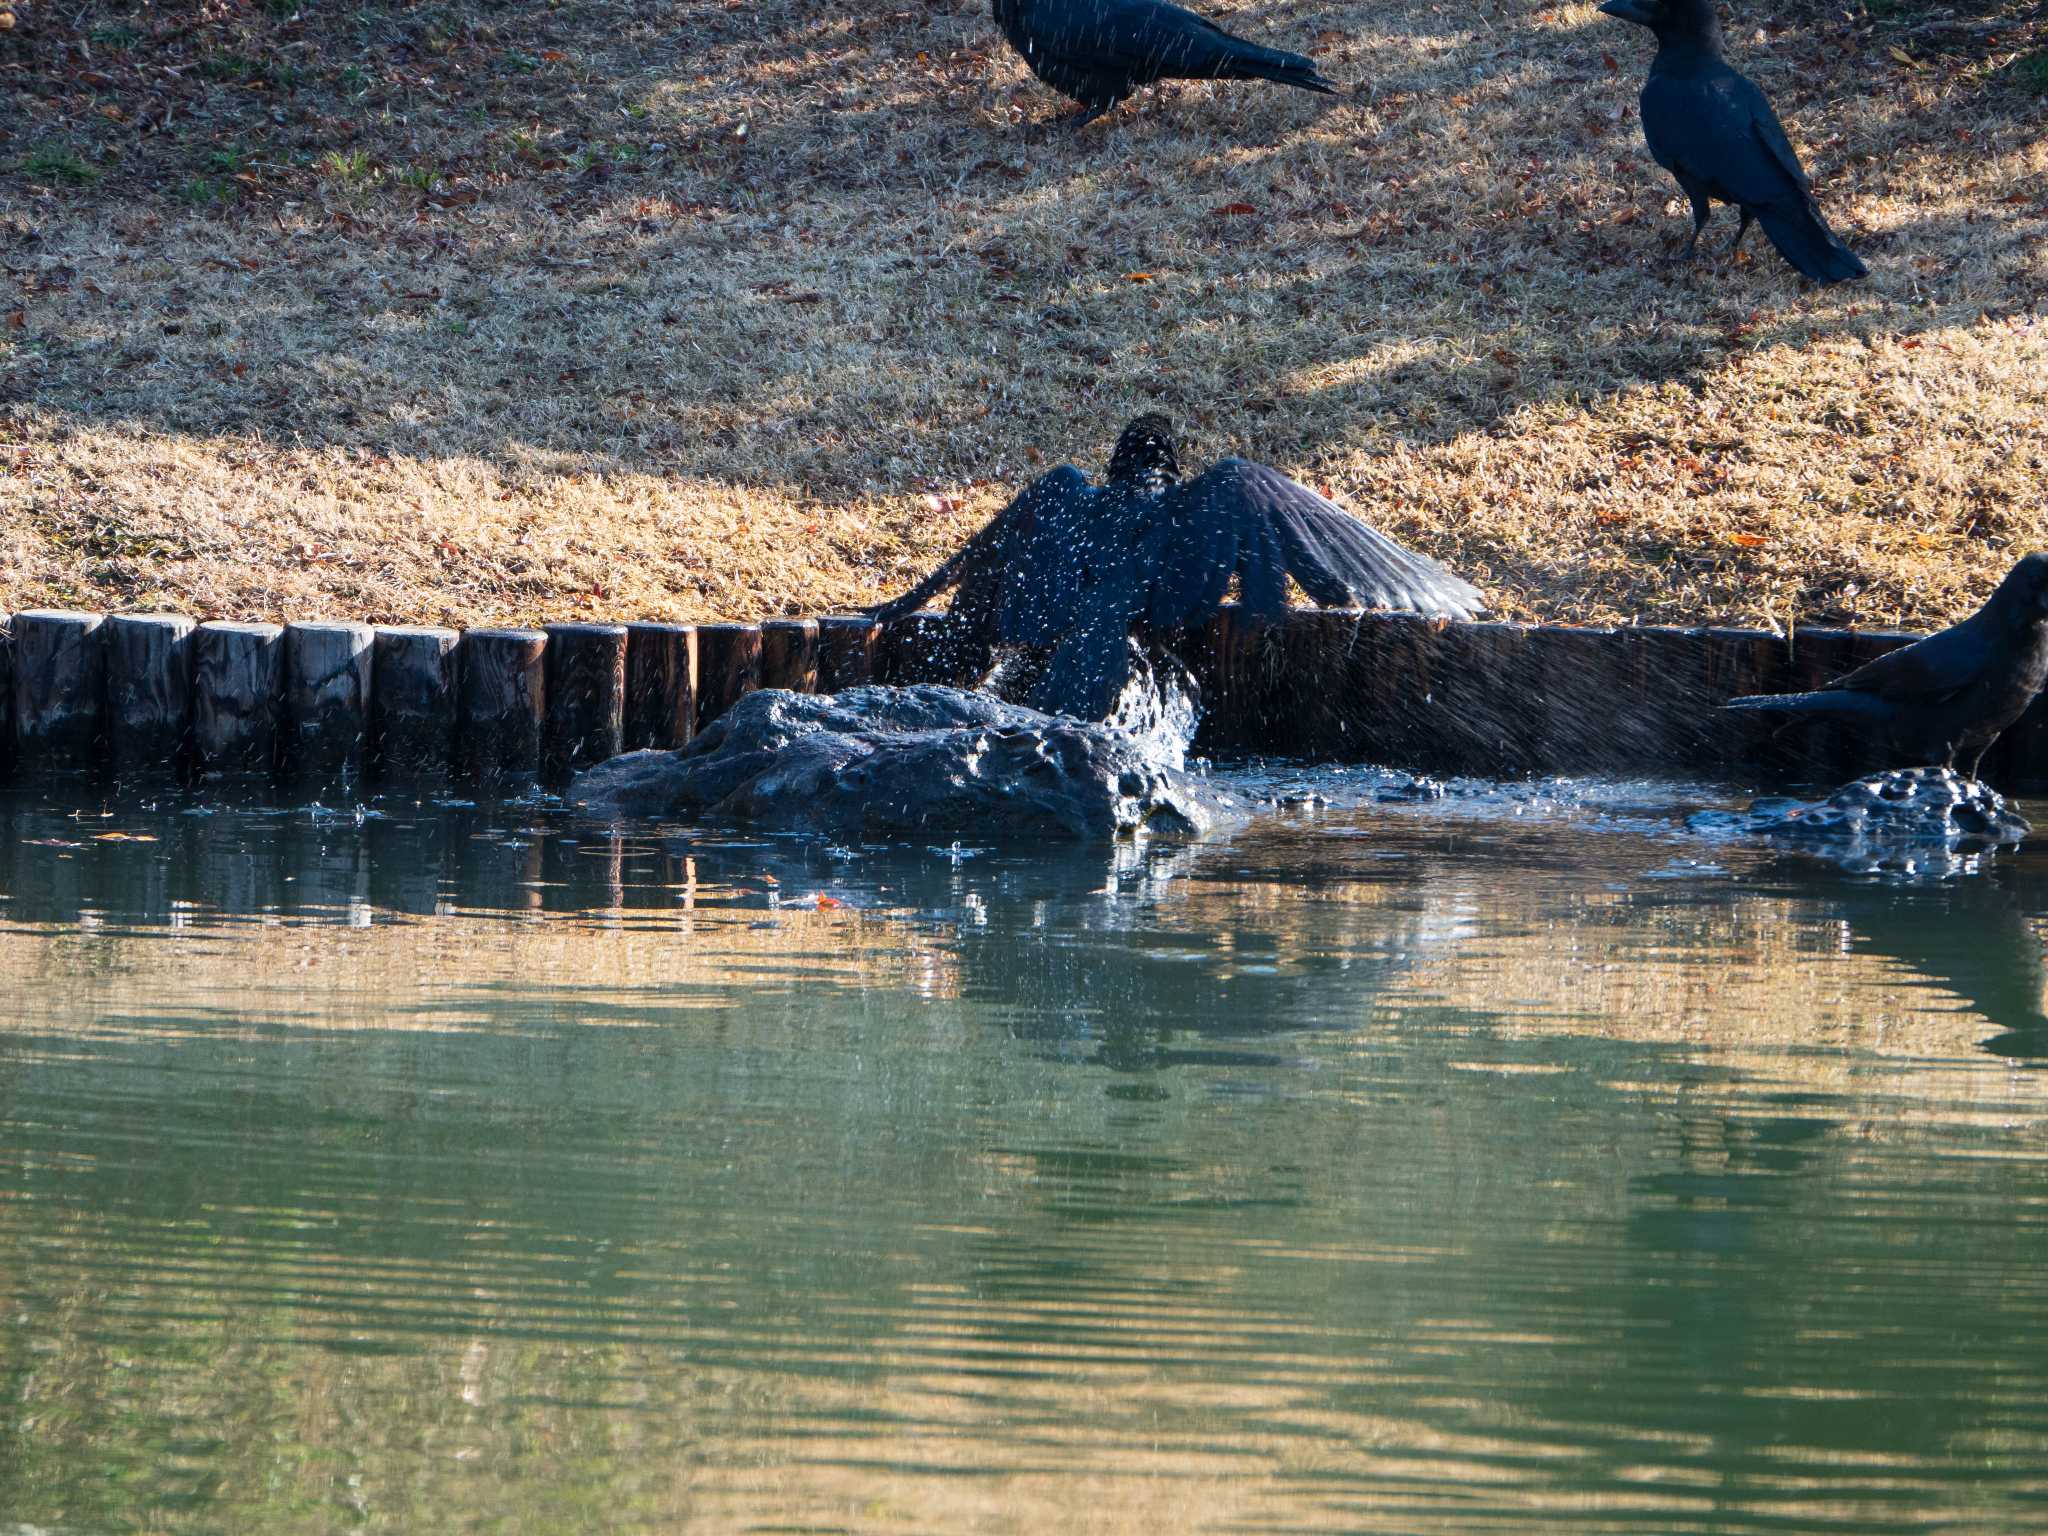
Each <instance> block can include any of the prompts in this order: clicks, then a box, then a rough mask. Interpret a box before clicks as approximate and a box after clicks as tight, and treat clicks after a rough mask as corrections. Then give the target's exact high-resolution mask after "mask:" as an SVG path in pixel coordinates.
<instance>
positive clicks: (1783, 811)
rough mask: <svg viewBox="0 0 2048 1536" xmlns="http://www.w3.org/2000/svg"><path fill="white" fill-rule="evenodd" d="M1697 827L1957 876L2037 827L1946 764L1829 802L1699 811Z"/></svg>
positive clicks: (1860, 863) (1871, 783)
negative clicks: (1989, 852) (1984, 855)
mask: <svg viewBox="0 0 2048 1536" xmlns="http://www.w3.org/2000/svg"><path fill="white" fill-rule="evenodd" d="M1686 825H1687V826H1689V827H1691V828H1692V829H1693V830H1694V831H1696V832H1719V833H1730V832H1733V833H1747V834H1752V835H1757V836H1763V837H1768V838H1770V839H1772V840H1773V841H1775V842H1779V843H1782V844H1785V845H1787V846H1799V847H1806V848H1810V849H1812V850H1813V851H1814V852H1816V853H1821V854H1824V855H1826V856H1828V857H1830V858H1833V859H1835V860H1836V861H1837V862H1839V863H1841V864H1842V865H1844V867H1846V868H1851V869H1859V870H1899V871H1903V872H1907V873H1916V874H1928V873H1932V874H1950V873H1956V872H1959V871H1961V870H1964V869H1967V868H1969V867H1972V864H1973V859H1974V856H1975V855H1977V854H1980V853H1983V852H1985V851H1987V850H1989V849H1992V848H1996V847H1998V846H1999V845H2001V844H2012V843H2017V842H2019V841H2020V840H2021V839H2022V838H2024V837H2025V836H2026V835H2027V833H2028V832H2029V831H2030V830H2031V828H2030V827H2029V826H2028V824H2027V820H2026V818H2025V817H2024V816H2022V815H2020V813H2019V812H2018V811H2016V810H2014V809H2013V808H2012V806H2011V805H2010V804H2008V803H2007V801H2006V799H2005V797H2004V796H2003V795H2001V794H1999V793H1998V791H1997V790H1995V789H1993V788H1991V786H1990V785H1988V784H1983V783H1980V782H1978V781H1977V780H1975V779H1966V778H1964V777H1963V776H1962V775H1960V774H1958V773H1955V772H1952V771H1951V770H1949V769H1947V768H1894V769H1891V770H1889V771H1887V772H1885V773H1875V774H1872V775H1871V776H1870V777H1868V778H1865V779H1858V780H1856V782H1855V783H1853V784H1844V785H1843V786H1842V787H1841V788H1840V789H1838V790H1836V791H1835V792H1834V793H1833V794H1831V795H1829V796H1828V797H1827V798H1826V799H1825V800H1795V799H1791V798H1789V797H1787V796H1783V795H1773V796H1769V797H1766V798H1764V799H1761V800H1754V801H1752V802H1750V807H1749V809H1748V810H1747V811H1700V812H1698V813H1697V814H1696V815H1694V816H1692V817H1691V818H1690V819H1689V820H1688V821H1687V823H1686Z"/></svg>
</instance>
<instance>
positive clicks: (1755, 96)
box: [1600, 0, 1869, 283]
mask: <svg viewBox="0 0 2048 1536" xmlns="http://www.w3.org/2000/svg"><path fill="white" fill-rule="evenodd" d="M1600 9H1601V10H1602V11H1604V12H1606V13H1607V14H1608V15H1609V16H1619V17H1620V18H1621V19H1622V20H1623V21H1633V22H1635V23H1637V24H1638V25H1640V26H1645V27H1648V28H1649V29H1650V30H1651V31H1652V32H1654V33H1656V34H1657V56H1656V58H1654V59H1652V60H1651V61H1650V78H1649V80H1648V81H1647V82H1646V83H1645V84H1644V86H1643V137H1644V138H1645V139H1647V140H1648V141H1649V144H1650V154H1651V156H1652V158H1654V159H1655V160H1656V162H1657V163H1658V164H1659V165H1661V166H1663V167H1664V169H1665V170H1667V171H1669V172H1671V174H1672V175H1673V176H1676V177H1677V178H1678V184H1679V186H1680V187H1682V188H1684V190H1685V195H1686V197H1687V198H1689V199H1690V200H1691V202H1692V239H1690V240H1688V241H1687V242H1686V246H1685V255H1686V259H1687V260H1691V259H1692V256H1693V254H1694V252H1695V251H1697V250H1698V248H1699V243H1700V231H1701V230H1702V229H1704V228H1706V225H1707V215H1708V213H1709V211H1710V208H1709V202H1708V200H1709V199H1713V200H1715V201H1718V202H1723V203H1733V204H1735V205H1736V207H1738V208H1740V209H1741V210H1742V225H1741V227H1740V228H1739V229H1737V230H1736V231H1735V244H1734V245H1732V246H1730V247H1729V250H1728V254H1729V255H1730V256H1731V257H1732V256H1733V255H1734V254H1735V252H1736V251H1738V250H1740V249H1741V248H1742V237H1743V236H1744V235H1746V234H1748V233H1749V226H1750V224H1751V223H1752V222H1755V223H1759V224H1762V225H1763V227H1764V233H1765V234H1767V235H1769V236H1770V237H1771V244H1773V245H1775V246H1776V247H1777V248H1778V251H1779V254H1780V255H1782V256H1783V257H1784V258H1785V259H1786V260H1787V261H1789V262H1791V263H1792V265H1793V266H1795V267H1797V268H1798V269H1799V270H1800V271H1801V272H1804V273H1805V274H1806V275H1807V276H1808V277H1810V278H1812V279H1813V280H1814V281H1815V282H1817V283H1839V282H1841V281H1842V280H1843V279H1844V278H1851V277H1861V276H1863V274H1864V273H1865V272H1866V271H1867V270H1869V269H1868V268H1866V267H1865V266H1864V265H1863V262H1862V261H1861V260H1860V259H1859V258H1858V257H1857V255H1856V253H1855V252H1854V251H1852V250H1850V249H1849V247H1848V246H1846V245H1844V244H1842V242H1841V240H1840V239H1839V238H1838V237H1837V236H1836V234H1835V232H1834V231H1833V230H1831V229H1829V228H1828V226H1827V223H1826V221H1825V220H1823V219H1822V218H1821V216H1820V209H1819V208H1817V207H1815V206H1814V201H1813V193H1812V191H1811V190H1810V188H1811V185H1812V184H1811V183H1810V182H1808V181H1807V179H1806V172H1804V171H1803V170H1801V169H1800V168H1799V157H1798V156H1797V155H1795V154H1794V153H1793V152H1792V141H1791V140H1789V139H1787V138H1786V137H1785V130H1784V128H1783V127H1782V126H1781V125H1780V124H1779V122H1778V115H1777V113H1775V112H1773V111H1772V110H1771V104H1770V103H1769V102H1768V101H1766V100H1764V93H1763V92H1762V91H1760V90H1758V89H1757V88H1756V85H1755V83H1754V82H1752V81H1751V80H1750V79H1748V78H1747V77H1746V76H1744V75H1742V74H1740V73H1738V72H1737V71H1736V70H1735V69H1734V68H1733V67H1732V66H1731V65H1730V64H1729V63H1728V59H1727V55H1726V53H1725V51H1724V50H1723V47H1722V42H1721V23H1720V21H1719V19H1718V18H1716V16H1715V15H1714V5H1713V0H1607V3H1606V4H1605V5H1603V6H1601V7H1600Z"/></svg>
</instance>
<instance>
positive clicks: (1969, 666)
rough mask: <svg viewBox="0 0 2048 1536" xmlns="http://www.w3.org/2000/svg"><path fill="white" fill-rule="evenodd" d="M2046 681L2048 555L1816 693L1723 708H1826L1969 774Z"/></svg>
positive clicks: (1913, 761)
mask: <svg viewBox="0 0 2048 1536" xmlns="http://www.w3.org/2000/svg"><path fill="white" fill-rule="evenodd" d="M2044 681H2048V555H2028V556H2027V557H2026V558H2025V559H2024V560H2022V561H2020V562H2019V564H2017V565H2015V566H2014V567H2013V568H2012V569H2011V570H2010V571H2008V572H2006V576H2005V580H2003V581H2001V582H2000V583H1999V584H1998V590H1997V591H1995V592H1993V593H1992V594H1991V597H1990V599H1989V600H1988V601H1987V602H1986V603H1985V604H1984V606H1983V607H1982V608H1979V609H1978V610H1977V611H1976V612H1975V613H1973V614H1971V615H1970V616H1969V617H1968V618H1967V619H1965V620H1963V622H1962V623H1960V624H1954V625H1951V626H1950V627H1949V628H1947V629H1944V630H1942V631H1941V632H1940V633H1939V634H1935V635H1929V636H1927V638H1926V639H1924V640H1915V641H1914V642H1913V643H1912V644H1911V645H1908V646H1902V647H1900V648H1899V649H1898V650H1896V651H1888V652H1886V653H1885V654H1884V655H1882V656H1880V657H1878V658H1877V660H1875V661H1872V662H1867V663H1866V664H1864V665H1863V666H1860V667H1858V668H1857V669H1856V670H1855V671H1853V672H1850V673H1848V674H1846V675H1844V676H1842V677H1839V678H1837V679H1836V680H1835V681H1834V682H1832V683H1830V684H1829V685H1828V686H1827V687H1825V688H1823V689H1820V690H1819V691H1818V692H1815V693H1774V694H1753V695H1751V696H1749V697H1747V698H1740V699H1730V700H1729V701H1728V703H1727V705H1726V706H1725V707H1726V708H1728V709H1770V710H1782V711H1784V712H1786V713H1789V714H1801V715H1825V716H1828V717H1830V718H1833V719H1838V720H1842V721H1846V722H1848V723H1849V724H1852V725H1860V726H1862V727H1864V728H1865V729H1866V730H1868V731H1870V732H1871V733H1872V734H1873V735H1880V736H1882V737H1883V738H1884V739H1885V742H1886V744H1887V745H1888V746H1889V747H1890V748H1891V750H1893V751H1895V752H1897V753H1899V754H1900V755H1901V756H1902V757H1904V758H1907V759H1910V762H1909V763H1905V764H1901V765H1900V766H1910V767H1921V766H1928V767H1933V766H1937V765H1938V766H1940V767H1943V768H1954V767H1956V765H1957V761H1958V759H1961V760H1962V761H1963V763H1964V764H1965V766H1964V767H1963V769H1962V771H1963V772H1964V773H1966V774H1968V775H1969V776H1970V777H1971V778H1975V777H1976V776H1977V765H1978V763H1980V762H1981V761H1983V758H1984V754H1985V752H1986V751H1987V750H1989V748H1990V746H1991V743H1992V742H1994V741H1996V740H1997V739H1998V737H1999V733H2000V732H2002V731H2003V730H2004V729H2005V728H2006V727H2007V726H2009V725H2011V724H2012V723H2013V721H2015V720H2017V719H2019V717H2020V716H2021V715H2022V714H2023V713H2025V711H2026V707H2027V706H2028V705H2029V704H2031V703H2032V702H2033V701H2034V695H2035V694H2037V693H2039V692H2040V691H2041V686H2042V684H2043V682H2044Z"/></svg>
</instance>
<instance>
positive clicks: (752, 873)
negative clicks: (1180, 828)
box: [0, 786, 2048, 1533]
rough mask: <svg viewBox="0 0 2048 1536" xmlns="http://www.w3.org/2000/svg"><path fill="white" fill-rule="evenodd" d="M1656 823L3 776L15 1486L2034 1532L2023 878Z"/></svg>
mask: <svg viewBox="0 0 2048 1536" xmlns="http://www.w3.org/2000/svg"><path fill="white" fill-rule="evenodd" d="M1674 798H1683V796H1682V795H1678V796H1674V792H1671V791H1666V790H1659V789H1655V788H1651V787H1646V786H1607V787H1604V788H1596V789H1594V790H1592V791H1584V790H1577V791H1559V792H1557V793H1556V794H1554V795H1548V796H1547V795H1546V794H1545V793H1542V792H1534V791H1532V792H1528V793H1526V794H1524V795H1523V796H1521V797H1520V798H1517V799H1512V800H1499V799H1496V800H1489V801H1487V802H1485V803H1483V804H1477V805H1467V804H1462V803H1459V802H1456V801H1453V802H1447V803H1444V804H1439V805H1418V806H1388V807H1380V806H1374V805H1371V804H1363V805H1361V804H1351V803H1342V802H1341V797H1340V803H1339V804H1336V805H1332V806H1329V807H1326V808H1322V809H1318V810H1293V811H1287V812H1283V813H1280V814H1276V815H1274V816H1273V817H1271V818H1269V819H1267V820H1265V821H1263V822H1261V823H1260V824H1258V825H1256V826H1255V827H1254V828H1253V829H1251V830H1250V831H1248V832H1245V833H1243V834H1241V835H1239V836H1237V837H1235V838H1233V839H1230V840H1227V841H1224V842H1220V843H1217V844H1213V845H1209V846H1201V847H1194V848H1182V849H1167V848H1154V849H1148V850H1137V851H1133V850H1125V851H1123V852H1121V853H1119V854H1115V855H1111V854H1107V853H1101V852H1097V853H1090V854H1082V853H1071V852H1069V853H1055V852H1051V851H1048V850H1043V849H1038V850H1026V851H1023V852H1014V851H1013V852H1007V853H1006V852H998V851H993V850H982V849H973V848H948V849H931V850H927V849H922V848H919V849H908V850H904V849H897V850H885V849H845V848H831V847H827V846H825V845H822V844H816V843H808V844H807V843H804V842H800V841H794V840H787V841H785V840H775V841H757V840H750V839H748V838H746V837H744V836H739V835H735V834H733V833H731V832H729V831H727V832H715V831H704V830H692V829H688V828H666V829H662V828H635V829H627V830H625V831H619V830H614V829H607V828H602V827H594V826H589V825H582V824H578V823H576V822H574V821H572V820H570V819H567V818H565V817H562V816H560V815H559V814H555V813H550V812H547V811H545V810H542V809H537V808H530V807H529V808H524V809H510V810H504V809H500V810H447V809H436V808H431V807H428V808H422V807H413V806H404V805H388V804H387V805H384V806H382V807H381V808H380V813H379V814H378V815H375V816H372V817H369V818H366V819H358V818H357V817H354V816H350V815H335V814H330V813H326V812H322V811H319V810H317V809H314V810H307V809H296V810H289V809H288V810H277V809H264V808H242V809H221V808H207V807H203V806H199V805H195V804H190V803H175V804H166V805H163V806H161V807H158V808H155V809H149V810H141V809H133V808H128V809H121V810H118V811H116V812H114V813H112V814H94V815H92V816H84V817H77V816H70V815H66V814H63V813H62V812H60V811H58V810H54V809H50V808H46V807H39V806H37V805H34V804H30V803H27V802H21V801H17V802H13V803H9V804H4V805H0V892H4V899H0V977H4V978H5V982H4V984H5V988H6V991H5V997H6V1002H7V1007H6V1009H5V1014H4V1020H0V1530H6V1531H9V1532H13V1531H14V1530H16V1529H17V1526H16V1524H15V1522H18V1523H19V1525H20V1527H21V1528H31V1527H32V1528H34V1529H36V1530H39V1531H56V1532H67V1533H68V1532H98V1531H128V1530H137V1529H148V1530H180V1531H183V1530H192V1531H201V1530H218V1531H235V1532H252V1531H263V1532H296V1531H356V1530H362V1531H406V1532H415V1531H441V1530H465V1531H507V1532H520V1533H538V1532H555V1531H560V1532H589V1531H596V1530H605V1531H631V1530H648V1531H681V1530H690V1531H699V1530H701V1531H903V1532H911V1531H916V1532H953V1531H1005V1532H1007V1531H1017V1532H1027V1531H1028V1532H1045V1531H1084V1532H1097V1531H1102V1532H1108V1531H1132V1532H1155V1531H1162V1530H1172V1529H1188V1530H1205V1531H1233V1532H1237V1531H1375V1532H1377V1531H1387V1532H1415V1533H1423V1532H1507V1531H1557V1530H1572V1531H1580V1530H1611V1531H1616V1532H1680V1531H1683V1532H1714V1531H1751V1530H1769V1531H1791V1530H1815V1531H1826V1530H1837V1531H1845V1532H1847V1531H1853V1532H1860V1533H1873V1532H1891V1531H1902V1532H1903V1531H1916V1532H1917V1531H1930V1530H1940V1531H1944V1532H1950V1531H1966V1530H1967V1531H1976V1530H1982V1531H2001V1532H2004V1531H2015V1530H2021V1529H2048V1497H2044V1496H2048V1334H2044V1331H2043V1328H2042V1326H2041V1325H2042V1320H2043V1310H2044V1302H2048V1179H2044V1171H2048V1168H2044V1163H2048V1077H2044V1075H2043V1074H2042V1073H2041V1072H2039V1071H2038V1070H2036V1069H2035V1066H2034V1064H2033V1057H2034V1055H2035V1053H2036V1051H2037V1049H2048V1022H2044V1020H2043V1018H2042V1012H2041V1006H2042V965H2041V953H2042V950H2041V943H2042V941H2041V934H2042V932H2043V927H2042V919H2043V917H2044V916H2048V856H2042V855H2037V854H2034V853H2031V852H2027V851H2022V852H2020V853H2018V854H2017V855H2004V856H2000V857H1999V858H1997V859H1995V860H1992V861H1991V862H1990V863H1989V864H1988V866H1987V867H1985V868H1984V869H1982V870H1980V871H1979V872H1977V873H1975V874H1972V875H1969V876H1967V877H1963V878H1958V879H1953V880H1948V881H1944V882H1936V883H1903V882H1897V881H1889V880H1885V879H1881V878H1872V877H1863V876H1856V875H1850V874H1846V873H1843V872H1841V871H1839V870H1835V869H1830V868H1827V867H1825V866H1821V865H1817V864H1813V863H1809V862H1804V861H1800V860H1796V859H1792V858H1789V857H1785V856H1781V855H1776V854H1771V853H1768V852H1765V851H1761V850H1756V849H1750V848H1746V847H1738V846H1715V847H1708V846H1704V845H1702V844H1700V843H1699V842H1697V841H1694V840H1689V839H1687V838H1685V837H1683V836H1680V835H1676V834H1674V833H1673V832H1672V831H1671V830H1670V828H1669V822H1670V819H1671V817H1672V816H1673V814H1674V812H1673V810H1672V804H1673V802H1674ZM2035 809H2036V814H2037V819H2039V810H2040V808H2035Z"/></svg>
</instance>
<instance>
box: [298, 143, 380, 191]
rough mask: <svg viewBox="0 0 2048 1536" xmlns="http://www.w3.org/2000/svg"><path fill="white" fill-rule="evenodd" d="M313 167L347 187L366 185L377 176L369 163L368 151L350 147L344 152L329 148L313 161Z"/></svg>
mask: <svg viewBox="0 0 2048 1536" xmlns="http://www.w3.org/2000/svg"><path fill="white" fill-rule="evenodd" d="M313 168H314V169H315V170H316V171H318V172H319V173H320V174H321V175H322V176H324V177H326V178H327V179H328V180H329V181H338V182H340V183H341V184H342V185H343V186H349V187H360V186H366V185H368V184H369V183H370V182H372V181H374V180H376V178H377V168H376V166H375V165H373V164H372V163H371V161H370V156H369V154H368V152H367V151H365V150H360V149H352V150H350V151H348V153H346V154H343V153H342V152H341V151H340V150H338V149H330V150H329V151H327V153H326V154H324V155H322V156H321V157H320V158H319V159H318V160H315V161H314V162H313Z"/></svg>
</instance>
